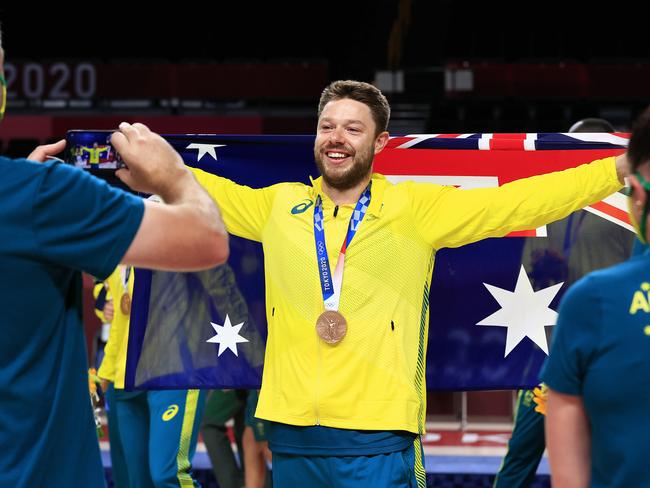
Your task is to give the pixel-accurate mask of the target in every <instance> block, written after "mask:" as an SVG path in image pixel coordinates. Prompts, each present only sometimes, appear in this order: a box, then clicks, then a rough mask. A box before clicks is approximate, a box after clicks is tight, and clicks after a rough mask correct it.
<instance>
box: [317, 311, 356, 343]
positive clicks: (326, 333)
mask: <svg viewBox="0 0 650 488" xmlns="http://www.w3.org/2000/svg"><path fill="white" fill-rule="evenodd" d="M347 331H348V323H347V322H346V320H345V317H343V315H341V314H340V313H339V312H336V311H334V310H327V311H325V312H323V313H322V314H320V316H319V317H318V320H317V321H316V332H317V333H318V337H320V338H321V339H323V340H324V341H325V342H327V343H328V344H338V343H339V342H341V340H343V338H344V337H345V334H346V333H347Z"/></svg>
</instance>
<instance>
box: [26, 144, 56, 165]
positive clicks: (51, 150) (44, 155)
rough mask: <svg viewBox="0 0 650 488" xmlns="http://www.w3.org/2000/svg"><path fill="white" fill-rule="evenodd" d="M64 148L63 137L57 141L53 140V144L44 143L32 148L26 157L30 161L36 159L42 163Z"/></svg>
mask: <svg viewBox="0 0 650 488" xmlns="http://www.w3.org/2000/svg"><path fill="white" fill-rule="evenodd" d="M64 149H65V139H61V140H60V141H58V142H55V143H54V144H44V145H42V146H38V147H37V148H36V149H34V150H33V151H32V152H31V154H30V155H29V156H27V159H29V160H30V161H37V162H39V163H44V162H45V161H47V160H48V159H50V158H52V156H54V155H55V154H59V153H60V152H61V151H63V150H64Z"/></svg>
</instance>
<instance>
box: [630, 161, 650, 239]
mask: <svg viewBox="0 0 650 488" xmlns="http://www.w3.org/2000/svg"><path fill="white" fill-rule="evenodd" d="M634 176H636V178H637V179H638V180H639V183H641V186H642V187H643V189H644V190H645V193H646V202H645V206H644V207H643V213H642V214H641V222H637V221H636V219H635V218H634V212H632V187H630V188H629V190H628V199H627V206H628V214H629V216H630V222H632V226H633V227H634V230H636V235H637V236H638V237H639V240H640V241H641V242H642V243H643V244H646V245H647V244H648V239H647V238H646V232H647V231H648V225H647V221H648V208H649V207H650V182H647V181H646V180H645V179H644V178H643V176H641V173H639V172H636V173H634Z"/></svg>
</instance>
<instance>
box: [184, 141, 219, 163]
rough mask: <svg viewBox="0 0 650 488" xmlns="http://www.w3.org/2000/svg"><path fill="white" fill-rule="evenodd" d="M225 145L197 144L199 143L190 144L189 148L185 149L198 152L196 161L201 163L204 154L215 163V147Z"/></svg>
mask: <svg viewBox="0 0 650 488" xmlns="http://www.w3.org/2000/svg"><path fill="white" fill-rule="evenodd" d="M224 146H225V144H199V143H196V142H195V143H192V144H190V145H189V146H187V147H186V148H185V149H198V150H199V152H198V154H197V156H196V160H197V161H201V158H202V157H203V156H205V155H206V154H209V155H210V156H212V159H214V160H215V161H216V160H217V152H216V151H215V149H216V148H217V147H224Z"/></svg>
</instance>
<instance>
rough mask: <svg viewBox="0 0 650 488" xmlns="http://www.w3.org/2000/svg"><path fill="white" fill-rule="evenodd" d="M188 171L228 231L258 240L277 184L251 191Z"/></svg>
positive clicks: (198, 172)
mask: <svg viewBox="0 0 650 488" xmlns="http://www.w3.org/2000/svg"><path fill="white" fill-rule="evenodd" d="M190 170H192V172H193V173H194V176H195V177H196V179H197V180H198V182H199V184H200V185H201V186H202V187H203V188H205V189H206V191H207V192H208V194H209V195H210V196H211V197H212V199H213V200H214V201H215V202H216V203H217V205H218V206H219V210H220V211H221V216H222V218H223V221H224V223H225V224H226V229H227V230H228V232H230V233H231V234H234V235H236V236H239V237H244V238H245V239H251V240H253V241H258V242H259V241H261V240H262V230H263V229H264V226H265V225H266V221H267V219H268V216H269V214H270V212H271V207H272V205H273V199H274V197H275V192H276V191H277V188H278V185H274V186H269V187H266V188H259V189H253V188H250V187H248V186H243V185H238V184H237V183H235V182H233V181H230V180H229V179H227V178H222V177H221V176H216V175H213V174H210V173H206V172H205V171H203V170H200V169H196V168H190Z"/></svg>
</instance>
